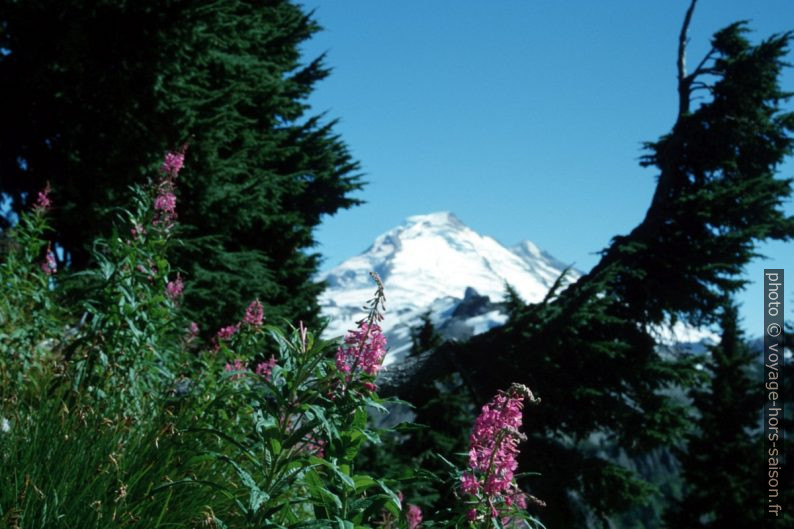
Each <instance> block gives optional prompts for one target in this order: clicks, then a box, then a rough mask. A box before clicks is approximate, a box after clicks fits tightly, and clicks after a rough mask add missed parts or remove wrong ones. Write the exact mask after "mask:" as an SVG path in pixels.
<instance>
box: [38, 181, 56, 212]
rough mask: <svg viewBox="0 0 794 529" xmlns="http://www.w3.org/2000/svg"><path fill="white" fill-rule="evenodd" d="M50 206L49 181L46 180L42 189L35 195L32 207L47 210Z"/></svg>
mask: <svg viewBox="0 0 794 529" xmlns="http://www.w3.org/2000/svg"><path fill="white" fill-rule="evenodd" d="M50 206H52V200H50V183H49V182H47V185H45V186H44V189H42V190H41V191H39V193H38V195H36V204H35V205H34V206H33V208H34V209H37V210H40V211H47V210H48V209H50Z"/></svg>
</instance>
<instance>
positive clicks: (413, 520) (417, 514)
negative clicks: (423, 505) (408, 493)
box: [405, 503, 422, 529]
mask: <svg viewBox="0 0 794 529" xmlns="http://www.w3.org/2000/svg"><path fill="white" fill-rule="evenodd" d="M405 517H406V518H407V519H408V529H416V528H417V527H419V525H420V524H421V523H422V509H420V508H419V507H418V506H416V505H413V504H411V503H409V504H408V512H407V513H406V515H405Z"/></svg>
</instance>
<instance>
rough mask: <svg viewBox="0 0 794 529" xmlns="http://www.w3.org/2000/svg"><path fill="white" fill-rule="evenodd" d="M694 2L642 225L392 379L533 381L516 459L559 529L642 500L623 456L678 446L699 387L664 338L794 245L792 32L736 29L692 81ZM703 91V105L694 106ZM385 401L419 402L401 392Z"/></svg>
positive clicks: (709, 314)
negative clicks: (747, 270)
mask: <svg viewBox="0 0 794 529" xmlns="http://www.w3.org/2000/svg"><path fill="white" fill-rule="evenodd" d="M694 7H695V1H694V0H693V1H692V3H691V5H690V8H689V10H688V11H687V14H686V17H685V21H684V24H683V26H682V30H681V34H680V39H679V42H680V47H679V53H678V91H679V96H680V97H679V103H680V104H679V109H678V115H677V118H676V120H675V124H674V126H673V128H672V131H671V132H670V133H669V134H667V135H665V136H663V137H662V138H661V139H660V140H658V141H657V142H653V143H649V144H647V146H646V147H647V149H648V154H647V156H646V157H645V158H644V159H643V163H644V164H645V165H648V166H655V167H656V168H657V169H658V183H657V187H656V192H655V194H654V196H653V199H652V201H651V205H650V207H649V209H648V211H647V214H646V216H645V218H644V219H643V221H642V222H641V223H640V224H639V225H638V226H637V227H636V228H635V229H634V230H632V231H631V232H630V233H629V234H627V235H623V236H618V237H615V238H614V239H613V240H612V242H611V243H610V245H609V246H608V247H607V248H606V249H605V250H604V251H603V253H602V258H601V260H600V261H599V263H598V264H597V265H596V266H595V267H594V269H593V270H591V271H590V272H589V273H587V274H586V275H584V276H583V277H582V278H580V279H579V280H578V281H577V282H576V283H574V284H573V285H571V286H569V287H568V288H566V289H564V290H562V289H557V290H556V291H554V292H552V293H551V294H550V295H549V296H548V297H547V298H546V299H545V300H544V301H543V302H542V303H538V304H533V305H526V306H524V307H520V306H516V304H515V302H513V303H512V305H511V307H510V312H511V314H510V319H509V320H508V323H507V324H506V325H505V326H503V327H500V328H496V329H493V330H492V331H490V332H488V333H486V334H483V335H480V336H476V337H474V338H473V339H472V340H470V341H469V342H468V343H466V344H461V345H458V346H454V345H449V346H446V347H444V346H442V347H441V348H439V349H440V352H439V354H438V355H436V357H437V358H444V357H446V358H453V359H454V362H452V361H449V362H446V363H443V362H441V361H439V360H438V359H437V358H427V359H426V361H425V362H424V363H422V364H420V365H418V366H416V367H414V368H413V370H412V371H411V372H410V373H408V372H402V371H401V370H396V371H397V372H396V373H395V375H396V376H394V380H395V381H400V380H401V381H409V382H404V383H403V385H404V386H405V387H409V388H416V387H418V386H419V384H420V383H421V379H422V377H424V376H431V375H432V374H435V375H437V374H438V373H443V372H444V370H445V369H446V370H449V368H450V367H454V368H456V369H460V370H461V374H463V375H464V376H466V379H467V380H471V381H473V384H472V389H473V390H474V391H475V393H476V401H477V405H481V404H482V403H484V402H486V401H487V399H488V397H489V395H491V394H493V393H494V392H495V391H496V389H498V388H503V387H506V386H507V385H509V384H510V383H511V382H514V381H515V382H523V383H525V384H527V385H528V386H529V387H531V388H532V390H533V392H535V394H536V395H538V396H539V397H540V398H541V399H542V404H541V405H540V406H538V407H536V408H535V409H533V410H532V416H531V418H530V417H528V420H527V433H528V440H527V442H526V444H525V445H524V446H523V447H522V451H521V453H522V458H523V460H522V462H521V465H522V468H523V469H525V470H531V471H537V472H540V473H541V474H542V476H543V477H542V479H539V480H537V481H536V482H534V483H533V491H532V492H533V494H534V495H535V496H537V497H539V498H540V499H542V500H544V501H545V502H546V504H547V508H546V509H545V510H544V511H543V512H540V513H539V515H540V517H541V519H543V520H544V523H546V524H547V525H548V526H550V527H580V526H583V525H584V524H585V523H587V522H588V521H590V522H594V523H599V524H600V525H604V526H607V525H608V523H609V517H610V516H611V515H614V514H616V513H618V512H622V511H625V510H627V509H629V508H631V507H632V506H636V505H641V504H645V503H647V501H648V497H649V494H650V493H651V489H650V488H649V486H648V484H647V483H645V482H644V481H643V480H642V479H640V476H639V475H638V473H637V472H636V471H635V469H634V468H631V466H629V465H624V464H618V461H624V462H625V461H632V460H636V459H637V458H640V457H644V456H646V455H648V454H651V453H654V451H656V450H659V449H660V448H665V447H669V446H672V445H673V444H674V443H677V442H680V441H681V440H682V439H683V437H684V436H685V434H686V432H687V431H688V430H689V426H690V421H689V418H688V413H687V406H686V403H684V402H682V401H681V400H680V399H678V398H676V392H677V391H678V392H680V388H688V387H690V386H691V385H692V384H693V383H695V382H696V380H697V376H696V375H697V371H696V370H695V369H694V362H693V357H692V356H691V355H680V354H676V352H675V351H670V350H667V349H664V348H662V347H660V343H659V331H660V330H661V329H662V328H663V327H666V326H670V325H672V324H673V323H675V322H677V321H684V322H686V323H689V324H692V325H700V324H704V323H710V322H713V321H715V315H716V314H718V312H719V308H720V306H721V304H722V300H723V299H724V296H725V295H726V293H727V294H728V295H730V294H731V293H733V292H735V291H736V290H737V289H739V288H740V287H741V286H742V284H743V281H742V280H741V278H740V273H741V272H742V270H743V268H744V266H745V265H746V264H747V263H748V262H749V261H750V260H751V259H752V258H753V257H754V256H755V255H756V253H755V251H754V248H755V245H756V243H757V242H759V241H764V240H768V239H776V240H790V239H791V238H792V237H794V217H792V216H788V215H786V213H785V211H784V209H783V205H784V204H785V202H786V200H787V199H788V198H789V197H790V196H791V194H792V179H790V178H776V177H775V173H776V170H777V167H778V166H779V164H780V163H781V162H782V161H783V159H784V158H785V157H786V156H787V155H790V154H791V151H792V136H791V132H792V130H794V114H792V113H790V112H786V111H784V110H783V108H784V107H783V105H784V103H785V102H786V101H787V100H788V98H789V94H788V93H786V92H784V91H783V90H781V88H780V86H779V79H780V76H781V71H782V69H783V67H784V66H785V61H784V58H785V56H786V54H787V52H788V44H789V41H790V40H791V37H792V35H791V34H784V35H776V36H772V37H770V38H768V39H766V40H764V41H762V42H760V43H758V44H753V43H751V42H750V41H748V40H747V38H746V36H745V35H746V33H747V28H746V26H745V25H744V24H743V23H737V24H732V25H730V26H729V27H727V28H725V29H723V30H721V31H719V32H717V33H716V34H715V35H714V37H713V39H712V41H711V44H712V49H711V51H710V52H709V53H708V54H707V55H706V57H705V58H704V59H703V60H702V61H701V62H700V63H699V64H698V65H697V67H696V68H695V69H694V70H693V71H692V72H691V73H688V72H687V69H686V60H685V58H686V53H685V52H686V42H687V32H688V27H689V23H690V20H691V17H692V14H693V11H694ZM695 93H699V94H700V95H702V96H703V97H702V98H701V101H702V102H701V103H700V105H699V106H697V107H696V108H691V106H692V105H691V101H692V97H693V94H695ZM403 371H404V370H403ZM425 371H427V373H425ZM387 383H388V381H387ZM381 387H382V388H387V384H382V385H381ZM389 392H390V393H392V394H396V395H399V396H401V397H403V398H407V399H408V400H413V399H412V395H411V394H406V393H404V392H402V391H401V389H400V388H399V387H396V386H395V387H394V388H393V389H392V388H390V389H389ZM414 402H415V403H416V404H419V403H418V402H417V401H415V400H414ZM605 447H606V448H607V449H608V451H606V450H605V449H604V448H605Z"/></svg>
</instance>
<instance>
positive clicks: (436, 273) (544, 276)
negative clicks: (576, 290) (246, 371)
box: [320, 212, 580, 364]
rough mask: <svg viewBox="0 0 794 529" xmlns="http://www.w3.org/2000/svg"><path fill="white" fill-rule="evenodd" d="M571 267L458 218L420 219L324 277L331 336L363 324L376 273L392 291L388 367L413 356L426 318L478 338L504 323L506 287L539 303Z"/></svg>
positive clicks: (457, 334) (452, 333)
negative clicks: (414, 335) (416, 330)
mask: <svg viewBox="0 0 794 529" xmlns="http://www.w3.org/2000/svg"><path fill="white" fill-rule="evenodd" d="M565 267H566V265H565V264H563V263H561V262H560V261H558V260H557V259H555V258H554V257H552V256H551V255H549V254H548V253H546V252H544V251H542V250H541V249H540V248H538V247H537V246H536V245H535V244H533V243H532V242H530V241H523V242H521V243H519V244H517V245H516V246H513V247H510V248H507V247H505V246H503V245H502V244H500V243H499V242H498V241H496V240H495V239H493V238H491V237H488V236H484V235H480V234H479V233H477V232H475V231H474V230H472V229H471V228H469V227H468V226H466V225H465V224H463V222H461V221H460V219H458V218H457V217H456V216H455V215H454V214H452V213H449V212H440V213H431V214H429V215H416V216H413V217H409V218H408V219H406V220H405V222H403V223H402V224H400V225H399V226H397V227H396V228H394V229H392V230H389V231H388V232H386V233H384V234H383V235H381V236H379V237H378V238H377V239H375V242H374V243H373V244H372V246H371V247H370V248H369V249H368V250H366V251H365V252H364V253H362V254H360V255H357V256H355V257H352V258H350V259H348V260H346V261H345V262H343V263H342V264H340V265H339V266H337V267H336V268H334V269H332V270H330V271H329V272H327V273H326V274H324V275H323V276H322V277H321V278H320V279H324V280H325V281H326V282H327V284H328V288H327V289H326V290H325V292H324V293H323V294H322V296H321V297H320V305H321V307H322V311H323V314H324V315H325V316H327V317H329V318H330V325H329V328H328V330H327V331H326V335H327V337H336V336H341V335H343V334H344V333H345V332H346V331H347V330H348V329H351V328H353V327H354V326H355V321H357V320H359V319H361V318H362V316H363V315H364V313H363V310H362V308H361V307H362V305H363V304H364V302H365V301H366V300H367V299H369V298H371V297H372V294H373V292H374V291H375V285H374V283H373V282H372V279H371V278H370V276H369V272H370V271H375V272H377V273H378V274H379V275H380V277H381V279H382V280H383V283H384V286H385V291H386V309H387V310H386V319H385V320H384V321H383V322H382V326H383V329H384V332H385V333H386V337H387V339H388V342H389V346H390V352H389V355H388V356H387V358H386V363H387V364H388V363H391V362H393V361H395V360H397V359H399V358H401V357H402V356H403V355H404V354H405V353H407V351H408V350H409V348H410V345H411V338H410V330H411V328H412V327H414V326H416V325H417V324H418V323H419V322H420V319H421V316H422V314H424V313H425V312H427V311H430V315H431V319H432V321H433V323H434V324H435V325H436V326H437V327H438V328H439V330H440V331H441V333H442V335H444V336H445V337H446V338H466V337H468V336H471V335H472V334H479V333H481V332H485V331H487V330H488V329H491V328H492V327H494V326H497V325H501V324H503V323H504V322H505V320H506V317H505V315H504V314H503V313H502V312H500V310H499V309H500V307H499V302H500V301H502V300H503V298H504V294H505V285H506V284H510V285H511V286H512V287H513V288H514V289H515V290H516V291H517V292H518V294H519V295H520V296H521V297H522V298H523V299H524V300H525V301H528V302H537V301H540V300H542V299H543V297H544V296H545V295H546V293H547V292H548V290H549V288H550V287H551V285H552V284H553V283H554V281H556V279H557V278H558V277H559V276H560V274H561V273H562V271H563V270H564V269H565ZM567 277H569V278H570V279H571V280H575V279H577V278H578V277H580V274H579V273H578V272H576V271H571V272H569V275H568V276H567Z"/></svg>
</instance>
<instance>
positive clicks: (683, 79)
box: [678, 0, 697, 118]
mask: <svg viewBox="0 0 794 529" xmlns="http://www.w3.org/2000/svg"><path fill="white" fill-rule="evenodd" d="M695 4H697V0H692V3H690V4H689V9H687V10H686V16H685V17H684V23H683V25H682V26H681V33H680V34H679V35H678V117H679V118H680V117H681V116H683V115H684V114H687V113H688V112H689V79H688V78H687V75H686V44H687V35H688V34H689V24H690V23H691V22H692V13H693V12H694V11H695Z"/></svg>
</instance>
